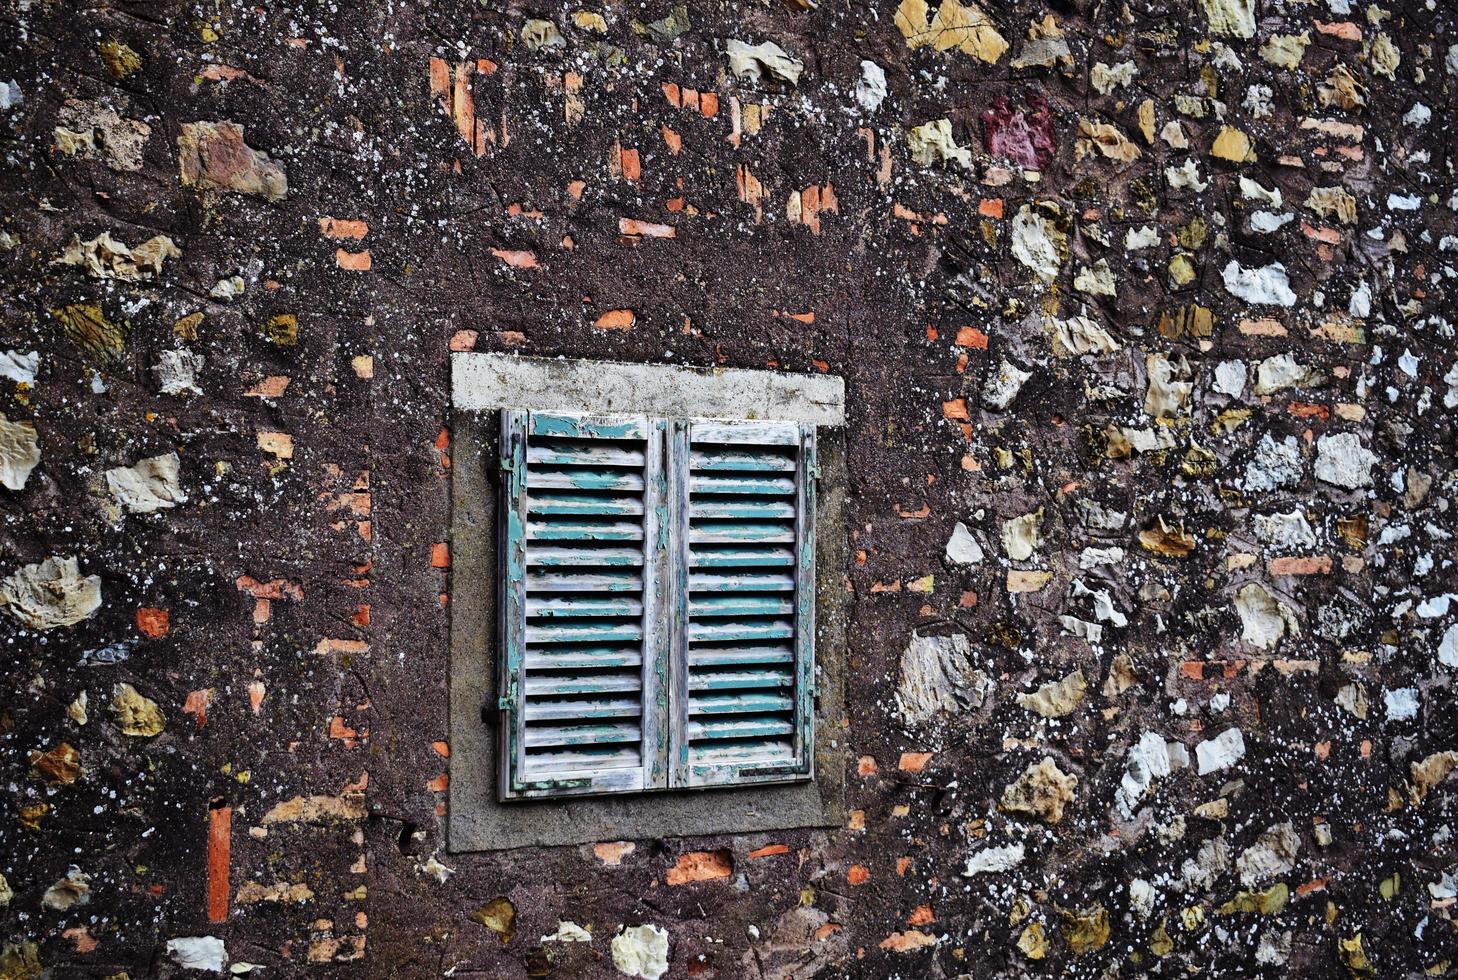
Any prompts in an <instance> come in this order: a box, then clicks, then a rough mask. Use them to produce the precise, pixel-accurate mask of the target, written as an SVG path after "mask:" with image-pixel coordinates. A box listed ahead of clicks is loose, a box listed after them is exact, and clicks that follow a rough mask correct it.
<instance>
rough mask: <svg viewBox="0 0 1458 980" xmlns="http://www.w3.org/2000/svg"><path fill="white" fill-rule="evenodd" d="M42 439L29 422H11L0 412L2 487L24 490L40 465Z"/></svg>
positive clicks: (0, 472)
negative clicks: (31, 475) (32, 472)
mask: <svg viewBox="0 0 1458 980" xmlns="http://www.w3.org/2000/svg"><path fill="white" fill-rule="evenodd" d="M40 458H41V453H40V439H39V437H38V436H37V435H36V431H35V426H33V425H31V424H30V423H29V422H11V421H10V420H9V419H7V418H6V417H5V413H4V412H0V486H4V487H6V488H7V489H10V490H23V489H25V483H26V481H27V480H29V479H30V474H31V471H32V470H34V469H35V468H36V466H38V465H39V464H40Z"/></svg>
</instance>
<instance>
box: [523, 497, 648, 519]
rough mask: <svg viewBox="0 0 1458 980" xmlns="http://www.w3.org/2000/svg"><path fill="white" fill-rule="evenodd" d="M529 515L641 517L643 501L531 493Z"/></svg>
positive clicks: (528, 499) (637, 499) (635, 498)
mask: <svg viewBox="0 0 1458 980" xmlns="http://www.w3.org/2000/svg"><path fill="white" fill-rule="evenodd" d="M526 503H527V513H529V514H541V515H556V514H562V515H569V516H574V517H578V516H582V517H586V516H594V515H600V516H603V517H617V516H624V517H630V516H641V515H642V513H643V501H642V500H641V499H640V498H638V497H623V496H614V495H610V494H603V495H601V496H589V495H588V494H581V493H531V494H528V495H527V502H526Z"/></svg>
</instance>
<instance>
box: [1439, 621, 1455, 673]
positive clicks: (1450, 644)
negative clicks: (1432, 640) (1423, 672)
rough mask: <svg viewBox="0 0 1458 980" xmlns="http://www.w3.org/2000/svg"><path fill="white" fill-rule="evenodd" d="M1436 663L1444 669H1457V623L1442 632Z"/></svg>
mask: <svg viewBox="0 0 1458 980" xmlns="http://www.w3.org/2000/svg"><path fill="white" fill-rule="evenodd" d="M1438 662H1439V663H1441V664H1442V665H1443V666H1445V667H1458V623H1454V624H1453V625H1452V626H1449V627H1448V628H1447V629H1446V630H1445V631H1444V632H1443V639H1442V640H1440V641H1439V643H1438Z"/></svg>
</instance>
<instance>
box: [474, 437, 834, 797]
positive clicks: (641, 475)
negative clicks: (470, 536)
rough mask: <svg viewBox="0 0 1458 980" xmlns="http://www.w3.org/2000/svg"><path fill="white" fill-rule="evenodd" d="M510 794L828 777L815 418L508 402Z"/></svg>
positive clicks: (505, 644)
mask: <svg viewBox="0 0 1458 980" xmlns="http://www.w3.org/2000/svg"><path fill="white" fill-rule="evenodd" d="M499 462H500V467H501V481H500V487H501V490H500V494H499V501H500V507H501V514H500V519H499V522H498V529H499V532H498V533H499V535H500V546H499V548H498V556H499V564H500V575H499V598H498V603H497V610H498V615H499V624H498V632H499V637H498V640H499V642H498V647H497V648H498V650H499V652H500V663H499V672H498V683H497V691H498V698H497V703H496V709H497V716H498V723H499V736H498V739H497V746H498V752H499V755H500V759H499V770H498V771H499V794H500V797H501V798H502V799H503V800H519V799H528V798H535V797H552V796H573V795H586V794H594V795H596V794H609V793H642V792H645V791H654V790H669V789H688V788H697V787H712V786H728V785H734V786H743V785H746V784H758V783H786V782H795V781H803V780H809V779H811V778H812V777H813V775H814V773H813V760H814V757H815V752H814V745H815V736H814V715H815V703H814V698H815V618H814V617H815V514H816V502H815V477H816V464H815V427H814V426H813V425H811V424H808V423H804V422H775V421H759V420H753V421H751V420H729V421H716V420H709V419H692V418H666V417H655V416H649V415H587V414H576V413H569V412H551V411H515V410H506V411H502V412H501V439H500V461H499Z"/></svg>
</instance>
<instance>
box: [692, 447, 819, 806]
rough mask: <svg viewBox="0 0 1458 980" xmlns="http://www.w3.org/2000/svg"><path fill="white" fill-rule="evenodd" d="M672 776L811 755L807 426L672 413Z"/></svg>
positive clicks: (736, 776)
mask: <svg viewBox="0 0 1458 980" xmlns="http://www.w3.org/2000/svg"><path fill="white" fill-rule="evenodd" d="M668 465H669V478H668V491H669V496H670V500H671V502H672V504H673V505H674V507H673V511H674V517H673V529H672V538H673V552H674V555H673V564H674V583H673V593H674V596H675V602H674V605H673V610H674V623H673V625H674V635H673V650H672V653H673V661H672V663H673V668H672V680H671V689H672V692H673V693H672V701H673V720H672V736H671V737H672V743H673V744H672V750H671V751H672V758H673V762H672V767H671V773H670V779H671V782H672V784H673V785H675V786H711V785H722V784H730V783H733V784H739V783H753V782H788V781H792V780H797V779H805V778H808V777H809V776H810V775H811V774H812V768H813V758H814V739H813V728H812V724H813V718H814V674H813V671H814V649H815V480H814V473H815V431H814V428H813V427H811V426H800V425H796V424H793V423H775V422H707V421H704V422H700V421H682V422H674V423H673V425H672V435H671V440H670V448H669V460H668Z"/></svg>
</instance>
